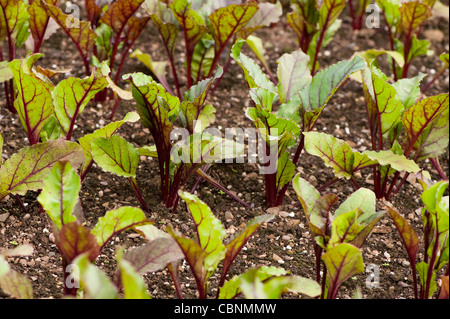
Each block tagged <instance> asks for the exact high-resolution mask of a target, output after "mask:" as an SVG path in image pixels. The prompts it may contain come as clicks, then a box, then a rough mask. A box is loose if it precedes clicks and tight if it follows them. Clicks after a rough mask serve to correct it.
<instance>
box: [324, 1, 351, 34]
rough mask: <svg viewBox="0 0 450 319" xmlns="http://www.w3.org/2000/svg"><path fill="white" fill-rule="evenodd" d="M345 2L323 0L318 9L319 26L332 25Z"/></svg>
mask: <svg viewBox="0 0 450 319" xmlns="http://www.w3.org/2000/svg"><path fill="white" fill-rule="evenodd" d="M345 4H346V1H345V0H324V1H323V3H322V6H321V7H320V9H319V28H320V29H323V28H327V27H329V26H330V25H332V24H333V23H334V21H336V19H337V18H338V17H339V15H340V14H341V12H342V10H344V8H345Z"/></svg>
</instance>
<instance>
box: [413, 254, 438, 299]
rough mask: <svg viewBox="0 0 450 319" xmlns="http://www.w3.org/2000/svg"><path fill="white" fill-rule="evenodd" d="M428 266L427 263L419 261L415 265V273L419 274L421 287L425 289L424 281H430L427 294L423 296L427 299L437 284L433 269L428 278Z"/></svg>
mask: <svg viewBox="0 0 450 319" xmlns="http://www.w3.org/2000/svg"><path fill="white" fill-rule="evenodd" d="M429 267H430V265H429V264H427V263H425V262H423V261H421V262H420V263H418V264H417V265H416V269H417V273H418V275H419V279H420V285H421V286H422V289H423V290H424V291H425V287H426V283H427V281H428V280H429V281H430V289H429V291H428V296H425V299H429V298H430V297H431V296H432V295H433V294H434V292H435V291H436V290H437V284H436V279H435V278H436V272H435V271H433V272H432V273H431V278H430V279H428V268H429Z"/></svg>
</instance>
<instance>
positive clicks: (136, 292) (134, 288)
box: [116, 251, 151, 299]
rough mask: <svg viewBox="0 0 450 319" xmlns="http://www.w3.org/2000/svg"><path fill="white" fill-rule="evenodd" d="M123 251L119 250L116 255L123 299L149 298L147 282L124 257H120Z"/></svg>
mask: <svg viewBox="0 0 450 319" xmlns="http://www.w3.org/2000/svg"><path fill="white" fill-rule="evenodd" d="M122 255H123V252H122V251H120V252H119V253H117V255H116V259H117V263H118V265H119V268H120V278H121V279H122V286H123V292H124V298H125V299H151V297H150V295H149V293H148V291H147V284H146V282H145V281H144V278H142V277H141V276H140V275H139V273H138V272H137V271H136V269H135V268H134V267H133V265H132V264H131V263H130V262H129V261H128V260H126V259H124V258H122Z"/></svg>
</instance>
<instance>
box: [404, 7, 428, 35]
mask: <svg viewBox="0 0 450 319" xmlns="http://www.w3.org/2000/svg"><path fill="white" fill-rule="evenodd" d="M400 14H401V23H402V27H403V31H404V32H405V33H406V34H412V33H413V32H414V31H415V30H416V29H417V28H418V27H419V26H420V25H421V24H423V23H424V22H425V21H426V20H427V19H428V18H429V17H431V8H430V7H429V6H427V5H426V4H424V3H422V2H421V1H410V2H403V3H402V5H401V6H400Z"/></svg>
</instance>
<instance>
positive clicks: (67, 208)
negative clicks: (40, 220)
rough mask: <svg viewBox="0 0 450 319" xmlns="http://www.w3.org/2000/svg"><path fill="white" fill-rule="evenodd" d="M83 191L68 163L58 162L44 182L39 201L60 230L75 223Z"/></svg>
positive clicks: (77, 177)
mask: <svg viewBox="0 0 450 319" xmlns="http://www.w3.org/2000/svg"><path fill="white" fill-rule="evenodd" d="M80 189H81V181H80V177H79V176H78V175H77V173H76V172H75V170H74V169H73V168H72V166H71V165H70V163H68V162H58V163H56V164H55V165H54V166H53V169H52V170H51V171H50V173H49V174H48V176H47V177H46V178H45V180H44V188H43V189H42V192H41V194H40V195H39V196H38V198H37V200H38V202H39V203H40V204H41V205H42V207H43V208H44V210H45V211H46V212H47V214H48V215H49V216H50V218H51V220H52V221H53V223H54V224H55V225H56V227H57V228H58V229H61V227H62V225H63V224H67V223H70V222H73V221H75V220H76V219H77V218H76V216H75V215H73V214H72V213H73V210H74V208H75V206H76V205H77V203H78V201H79V198H78V193H79V191H80Z"/></svg>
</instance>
